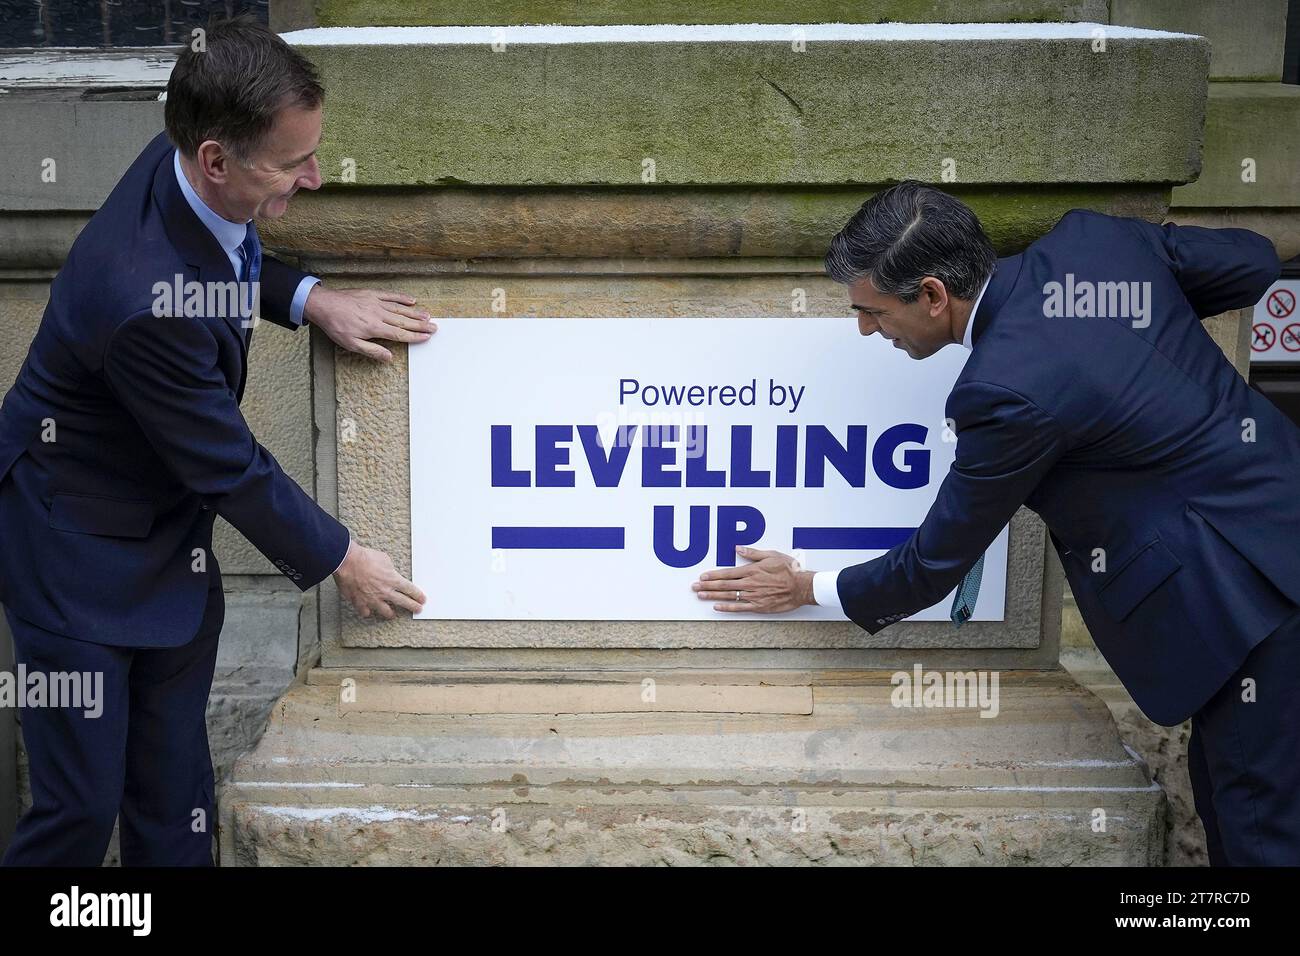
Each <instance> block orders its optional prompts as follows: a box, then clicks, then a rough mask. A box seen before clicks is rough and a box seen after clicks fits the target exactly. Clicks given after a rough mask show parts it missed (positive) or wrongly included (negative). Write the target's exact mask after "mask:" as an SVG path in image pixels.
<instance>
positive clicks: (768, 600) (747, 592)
mask: <svg viewBox="0 0 1300 956" xmlns="http://www.w3.org/2000/svg"><path fill="white" fill-rule="evenodd" d="M736 554H737V555H739V556H740V557H742V558H748V559H749V560H750V561H752V562H753V564H746V565H744V566H742V567H736V568H717V569H715V570H713V571H705V572H704V573H703V574H701V575H700V579H699V580H698V581H696V582H695V583H694V584H692V585H691V587H692V588H693V589H694V590H695V592H696V593H697V594H698V595H699V596H700V600H702V601H717V602H718V603H717V604H714V605H713V609H714V610H715V611H750V612H754V611H757V612H758V613H760V614H779V613H781V612H782V611H793V610H795V609H796V608H800V607H803V606H804V605H805V604H816V603H817V602H816V600H815V599H814V598H813V572H812V571H805V570H803V569H802V568H801V567H800V566H799V562H798V561H797V560H796V559H794V558H792V557H790V555H788V554H782V553H781V552H780V551H760V550H758V549H757V548H737V549H736ZM737 592H739V594H737Z"/></svg>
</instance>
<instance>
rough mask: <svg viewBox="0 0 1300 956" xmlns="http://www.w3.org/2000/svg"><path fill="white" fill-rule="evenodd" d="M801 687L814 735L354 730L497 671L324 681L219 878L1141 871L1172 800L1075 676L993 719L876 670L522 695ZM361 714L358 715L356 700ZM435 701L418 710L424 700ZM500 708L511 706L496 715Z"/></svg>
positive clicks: (302, 699) (505, 727)
mask: <svg viewBox="0 0 1300 956" xmlns="http://www.w3.org/2000/svg"><path fill="white" fill-rule="evenodd" d="M647 678H651V679H654V680H657V681H658V682H660V684H659V689H660V691H661V693H660V695H659V696H660V697H662V698H663V699H665V700H667V699H670V697H671V695H670V694H669V693H668V691H669V690H670V688H671V686H672V684H674V683H677V684H686V685H694V686H697V687H714V688H717V687H719V686H722V687H728V688H730V689H732V690H733V691H734V690H737V689H741V690H743V689H744V688H745V687H746V685H748V689H749V690H751V691H758V690H760V689H761V688H759V687H758V686H756V685H757V683H758V681H759V680H760V679H761V681H762V682H763V684H766V685H769V686H775V687H778V688H782V689H785V690H794V689H801V688H802V689H805V690H806V691H808V693H809V694H810V697H811V701H812V708H811V710H812V712H811V713H809V714H745V713H731V714H719V713H661V712H656V711H655V709H654V705H653V704H639V705H634V706H640V707H641V708H642V709H641V711H640V712H632V713H594V712H593V713H580V712H579V713H565V714H510V713H492V714H486V715H485V714H479V715H477V716H474V715H471V714H463V715H448V714H400V713H357V712H346V707H345V706H344V705H342V704H341V703H340V691H341V686H340V685H341V682H342V681H345V680H349V679H351V680H355V681H357V682H359V685H361V686H364V687H366V688H368V690H367V691H366V693H368V694H370V695H372V696H373V695H380V696H382V694H383V691H382V690H380V689H377V688H383V687H384V686H387V687H389V688H390V689H391V688H394V687H404V686H405V687H407V688H410V687H412V686H413V687H417V688H419V687H423V688H424V689H425V690H426V692H428V691H430V690H432V691H433V692H434V693H436V688H437V686H438V685H443V686H444V687H445V686H447V685H454V686H456V687H458V688H459V689H460V690H461V692H462V696H461V700H460V702H461V703H462V704H463V703H464V699H465V697H466V696H468V697H472V696H473V694H474V687H475V686H476V683H481V682H492V683H494V684H495V683H497V682H499V681H500V675H498V674H482V673H479V674H472V673H471V674H465V673H459V674H449V673H444V674H432V673H428V672H425V673H419V674H412V673H400V672H399V673H393V672H385V673H375V672H357V671H346V670H339V669H330V670H318V671H314V672H313V673H312V674H311V675H310V676H309V680H308V682H307V683H306V684H304V685H301V686H298V687H295V688H294V689H293V690H291V691H290V693H289V694H288V695H286V697H285V698H284V699H283V700H282V701H281V702H280V704H279V706H277V708H276V711H275V714H274V716H273V718H272V722H271V725H270V727H269V729H268V730H267V733H266V734H265V735H264V736H263V738H262V740H261V743H259V745H258V747H257V749H256V750H255V751H254V752H253V753H251V754H249V755H247V756H246V757H245V758H243V759H242V760H241V761H240V763H239V765H238V767H237V769H236V774H235V779H236V782H235V783H233V784H231V785H230V786H228V787H226V788H225V789H224V790H223V792H222V794H221V840H222V844H221V847H222V863H223V865H262V866H266V865H295V864H333V865H354V864H406V865H432V864H442V865H455V864H479V865H481V864H596V863H598V864H605V865H609V864H786V865H789V864H823V865H825V864H863V863H882V864H909V865H911V864H916V865H933V864H980V865H1008V864H1024V863H1054V864H1061V865H1078V864H1097V865H1127V866H1132V865H1146V864H1149V863H1152V862H1155V861H1157V860H1158V858H1159V852H1160V835H1161V834H1162V832H1163V823H1162V820H1163V813H1164V795H1163V793H1162V792H1161V791H1160V790H1159V788H1158V787H1156V786H1154V785H1153V784H1151V783H1150V782H1149V780H1148V777H1147V772H1146V768H1145V767H1144V766H1143V765H1142V763H1141V762H1140V761H1138V760H1136V759H1135V758H1134V756H1133V755H1132V754H1131V753H1130V752H1128V751H1126V750H1125V749H1124V748H1123V747H1122V746H1121V745H1120V743H1119V740H1118V738H1117V737H1116V735H1115V728H1114V724H1113V723H1112V721H1111V718H1110V714H1109V712H1108V711H1107V710H1106V707H1105V706H1104V705H1103V704H1102V703H1101V701H1099V700H1098V699H1097V698H1096V697H1094V696H1092V695H1091V694H1090V693H1088V692H1087V691H1084V690H1083V689H1082V688H1080V687H1079V686H1078V685H1077V684H1075V683H1074V682H1073V681H1072V680H1071V679H1070V678H1069V677H1068V675H1065V674H1064V673H1063V672H1055V673H1035V672H1004V673H1003V674H1002V675H1001V682H1000V694H999V708H998V713H997V716H996V717H993V718H984V717H981V716H979V711H978V710H977V709H939V710H934V709H930V710H927V709H923V708H922V709H909V708H900V707H895V706H893V705H892V704H891V700H890V696H891V692H892V690H893V688H892V687H891V686H890V675H888V674H887V673H883V672H875V673H863V672H821V673H817V674H809V673H801V672H795V673H790V672H780V671H770V672H765V673H763V674H761V675H755V674H753V673H752V672H751V673H745V672H735V671H732V672H716V673H707V672H700V673H695V674H689V673H688V674H683V673H682V672H680V671H673V672H663V673H657V672H653V671H644V672H639V673H624V674H611V673H608V672H602V673H582V672H579V671H575V672H572V673H569V674H566V675H564V676H563V678H560V679H558V681H557V677H556V675H555V674H553V673H547V674H518V675H515V676H514V678H513V679H514V680H515V681H517V682H518V686H519V687H520V691H519V697H520V698H521V699H525V698H527V697H528V696H529V687H530V684H535V682H538V681H540V682H542V683H543V685H549V686H551V687H555V686H560V687H562V688H564V689H565V690H566V691H567V692H568V693H569V694H570V695H572V697H573V698H574V699H576V700H579V701H580V699H581V697H582V688H583V686H584V685H590V684H592V683H594V682H599V684H600V685H601V686H602V687H607V686H609V685H610V683H611V682H615V683H616V682H618V681H623V682H624V683H625V686H626V688H627V690H626V695H627V699H628V700H629V701H634V702H639V701H643V699H644V687H645V684H644V681H645V680H646V679H647ZM359 699H364V697H361V696H360V693H359ZM426 699H427V693H426ZM491 699H492V702H493V705H494V706H497V705H499V703H500V698H499V696H498V695H496V694H494V695H493V696H492V698H491Z"/></svg>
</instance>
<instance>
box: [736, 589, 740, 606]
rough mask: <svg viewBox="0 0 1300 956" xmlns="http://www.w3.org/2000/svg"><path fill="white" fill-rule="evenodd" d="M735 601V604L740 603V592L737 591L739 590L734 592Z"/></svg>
mask: <svg viewBox="0 0 1300 956" xmlns="http://www.w3.org/2000/svg"><path fill="white" fill-rule="evenodd" d="M736 603H737V604H739V603H740V592H739V591H737V592H736Z"/></svg>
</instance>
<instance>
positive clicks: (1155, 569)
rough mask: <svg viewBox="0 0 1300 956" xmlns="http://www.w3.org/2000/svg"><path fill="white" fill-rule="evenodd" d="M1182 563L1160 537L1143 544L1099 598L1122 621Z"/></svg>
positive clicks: (1102, 604) (1099, 594) (1098, 593)
mask: <svg viewBox="0 0 1300 956" xmlns="http://www.w3.org/2000/svg"><path fill="white" fill-rule="evenodd" d="M1182 566H1183V563H1182V562H1181V561H1179V560H1178V558H1177V557H1175V556H1174V553H1173V552H1172V551H1170V550H1169V549H1168V548H1167V547H1165V543H1164V542H1163V541H1161V540H1160V539H1159V538H1156V539H1155V540H1154V541H1152V542H1151V543H1150V544H1147V545H1145V546H1143V548H1142V550H1140V551H1139V552H1138V553H1137V554H1135V555H1134V556H1133V557H1132V558H1131V559H1130V560H1129V561H1128V563H1127V564H1125V565H1124V566H1123V567H1122V568H1120V569H1119V571H1117V572H1116V573H1115V576H1114V577H1113V578H1111V579H1110V580H1109V581H1107V582H1106V583H1105V584H1104V585H1103V586H1102V588H1101V590H1100V591H1098V592H1097V600H1098V601H1100V602H1101V606H1102V607H1104V608H1105V609H1106V611H1107V612H1108V613H1109V614H1110V615H1111V617H1113V618H1115V619H1116V620H1117V621H1122V620H1124V618H1126V617H1128V616H1129V614H1131V613H1132V612H1133V609H1134V608H1135V607H1137V606H1138V605H1139V604H1140V603H1142V600H1143V599H1144V598H1145V597H1146V596H1147V595H1148V594H1150V593H1151V592H1152V591H1154V590H1155V589H1156V588H1158V587H1159V586H1160V585H1161V584H1163V583H1164V582H1165V581H1166V580H1168V579H1169V576H1170V575H1172V574H1173V573H1174V572H1175V571H1177V570H1178V569H1179V568H1181V567H1182Z"/></svg>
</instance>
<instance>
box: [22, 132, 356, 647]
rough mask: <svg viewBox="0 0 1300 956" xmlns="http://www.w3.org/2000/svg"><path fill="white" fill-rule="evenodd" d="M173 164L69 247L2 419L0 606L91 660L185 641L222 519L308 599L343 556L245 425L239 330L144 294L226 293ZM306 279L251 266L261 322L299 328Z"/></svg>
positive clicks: (333, 526) (222, 270)
mask: <svg viewBox="0 0 1300 956" xmlns="http://www.w3.org/2000/svg"><path fill="white" fill-rule="evenodd" d="M172 154H173V148H172V146H171V144H170V143H169V142H168V141H167V138H166V136H165V135H161V134H160V135H159V136H158V137H157V138H155V139H154V140H153V141H152V142H151V143H149V145H148V146H146V147H145V149H144V151H143V152H142V153H141V154H140V155H139V157H138V158H137V159H136V160H135V162H134V163H132V165H131V167H130V169H128V170H127V172H126V174H125V175H124V176H123V177H122V179H121V181H120V182H119V183H118V184H117V186H116V187H115V188H114V189H113V191H112V193H111V194H110V195H109V197H108V199H107V200H106V201H105V203H104V205H103V206H102V207H101V208H100V209H99V211H98V212H96V213H95V215H94V216H92V217H91V219H90V221H89V222H88V223H87V224H86V227H85V228H84V229H83V230H82V232H81V234H80V235H79V236H78V237H77V240H76V242H74V243H73V245H72V249H71V251H70V252H69V253H68V258H67V261H66V262H65V264H64V266H63V268H62V269H60V270H59V274H58V275H57V276H56V277H55V279H54V282H53V285H52V286H51V289H50V301H49V304H48V305H47V307H46V309H45V313H44V315H43V317H42V319H41V324H40V327H39V329H38V330H37V332H36V337H35V339H34V340H33V341H32V344H31V347H30V349H29V350H28V353H27V358H26V360H25V361H24V363H23V366H22V369H21V370H20V371H19V373H18V377H17V380H16V381H15V383H14V385H13V388H11V389H10V390H9V392H8V394H7V395H6V396H5V399H4V404H3V406H0V539H2V540H3V542H4V544H3V547H0V602H3V603H4V604H5V605H7V606H8V607H9V608H10V610H12V611H13V612H14V613H15V614H17V615H18V616H19V617H22V618H25V619H27V620H29V621H31V622H32V623H35V624H37V625H39V626H41V627H43V628H45V629H47V630H50V631H54V632H55V633H58V634H63V635H67V636H69V637H74V638H77V639H80V640H84V641H91V642H93V643H98V644H109V645H117V646H126V647H173V646H177V645H180V644H184V643H186V642H187V641H189V640H190V639H192V638H193V637H194V635H195V633H196V631H197V629H198V627H199V623H200V620H201V618H202V615H203V611H204V606H205V603H206V600H207V593H208V586H209V582H210V580H211V579H213V578H219V575H220V570H219V568H218V565H217V561H216V558H215V556H213V555H212V553H211V548H212V525H213V521H214V520H215V516H216V515H218V514H219V515H221V516H222V517H224V518H225V519H226V520H227V521H229V522H230V523H231V524H232V525H234V526H235V527H236V528H237V529H239V531H240V532H242V533H243V535H244V536H245V537H246V538H247V539H248V540H249V541H250V542H252V543H253V545H254V546H256V547H257V549H258V550H259V551H261V552H262V553H263V554H264V555H266V556H267V557H268V558H269V559H270V560H271V561H272V562H273V563H274V564H275V566H276V567H277V568H279V569H280V571H281V572H282V573H283V574H285V575H286V576H287V577H289V578H290V579H291V580H292V581H294V583H295V584H297V585H298V586H299V587H300V588H302V589H303V590H306V589H307V588H309V587H311V586H313V585H315V584H317V583H319V582H320V581H322V580H323V579H324V578H326V577H327V576H328V575H330V574H331V573H332V572H333V571H334V570H335V569H336V568H337V566H338V565H339V563H340V561H342V559H343V556H344V554H345V553H346V552H347V547H348V532H347V529H346V528H344V527H343V526H342V525H340V524H339V522H338V521H336V520H335V519H334V518H333V517H331V516H330V515H329V514H327V513H326V512H324V511H323V510H322V509H321V508H320V507H319V506H317V504H316V503H315V502H314V501H313V500H312V499H311V497H310V496H309V495H307V494H306V493H305V492H304V491H303V490H302V489H301V488H300V487H299V486H298V485H297V484H296V483H295V482H294V481H293V480H292V479H290V478H289V477H288V476H287V475H285V474H284V472H283V471H282V470H281V469H280V466H279V465H278V464H277V463H276V461H275V459H274V458H273V457H272V456H271V454H270V453H269V452H268V451H267V450H266V449H265V448H263V447H262V446H261V445H260V444H258V442H257V440H256V439H255V438H254V437H253V435H252V433H251V432H250V431H249V428H248V425H247V424H246V422H245V421H244V418H243V416H242V415H241V414H240V410H239V402H240V400H241V398H242V397H243V393H244V380H245V378H246V376H247V371H248V361H247V349H248V344H249V341H251V330H246V329H245V327H244V323H243V319H242V317H241V316H239V315H233V314H232V315H216V316H213V315H206V314H204V315H199V316H195V317H186V316H183V315H180V316H171V315H163V316H155V315H154V311H155V308H154V304H155V299H156V295H157V293H156V291H155V288H154V286H155V283H158V282H165V283H167V284H169V285H173V284H174V283H175V277H176V276H180V277H181V280H182V282H191V281H194V282H201V283H210V282H221V283H228V282H233V281H234V280H235V279H236V278H237V277H236V276H235V275H234V272H233V270H232V269H231V266H230V260H229V259H228V258H227V256H226V254H225V252H224V251H223V250H222V249H221V247H220V245H219V244H218V243H217V240H216V239H215V237H213V235H212V234H211V233H210V232H209V231H208V230H207V229H206V228H205V227H204V226H203V224H202V223H201V222H200V221H199V219H198V217H197V216H196V215H195V214H194V211H193V210H192V209H191V208H190V206H189V204H188V203H187V202H186V200H185V197H184V195H183V194H182V193H181V190H180V186H179V184H178V183H177V182H176V176H175V172H174V170H173V167H172ZM303 277H304V274H303V273H301V272H299V271H298V270H296V269H292V268H290V267H289V266H288V265H286V264H284V263H281V262H278V261H277V260H275V259H273V258H271V257H269V256H267V257H264V259H263V266H262V273H261V315H262V316H263V317H265V318H267V319H269V320H271V321H273V322H276V323H277V324H280V325H284V326H287V327H289V328H295V326H294V325H293V324H292V323H291V321H290V319H289V308H290V303H291V301H292V297H293V294H294V292H295V290H296V289H297V287H298V284H299V282H300V281H301V280H302V278H303ZM215 311H218V312H225V311H226V310H221V309H217V310H215ZM246 332H247V339H248V341H246Z"/></svg>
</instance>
